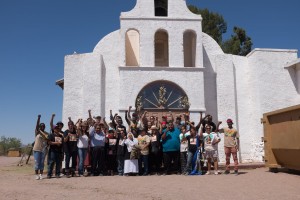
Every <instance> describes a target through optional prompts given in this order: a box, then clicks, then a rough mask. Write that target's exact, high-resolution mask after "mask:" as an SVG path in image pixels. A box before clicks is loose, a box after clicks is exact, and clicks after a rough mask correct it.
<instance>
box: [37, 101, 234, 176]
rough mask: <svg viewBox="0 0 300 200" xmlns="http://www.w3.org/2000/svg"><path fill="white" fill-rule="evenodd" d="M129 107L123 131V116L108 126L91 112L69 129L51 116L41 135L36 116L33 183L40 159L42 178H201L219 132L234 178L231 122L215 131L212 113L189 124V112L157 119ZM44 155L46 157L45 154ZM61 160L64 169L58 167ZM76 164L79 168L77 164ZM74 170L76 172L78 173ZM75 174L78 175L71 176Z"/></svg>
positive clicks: (214, 161)
mask: <svg viewBox="0 0 300 200" xmlns="http://www.w3.org/2000/svg"><path fill="white" fill-rule="evenodd" d="M131 108H132V107H129V109H128V111H126V112H125V120H126V122H127V124H128V128H126V127H125V126H124V124H123V120H122V117H121V116H119V115H118V114H115V115H112V111H110V122H109V123H107V122H106V120H105V118H101V117H100V116H97V117H92V114H91V110H89V111H88V114H89V117H88V119H86V120H83V119H78V120H77V121H76V123H75V122H74V121H72V119H71V118H70V117H69V121H68V128H67V130H65V131H63V127H64V124H63V123H62V122H57V123H56V125H54V123H53V121H54V117H55V114H53V115H52V117H51V121H50V130H51V132H50V133H47V132H46V131H45V124H44V123H40V119H41V116H40V115H39V116H38V119H37V124H36V130H35V142H34V145H33V152H34V160H35V175H36V177H35V178H36V179H37V180H39V179H43V170H44V163H45V158H46V157H47V165H48V170H47V171H48V172H47V178H51V177H53V170H54V166H55V177H56V178H60V177H61V173H62V172H64V175H65V176H66V177H72V176H103V175H111V176H112V175H114V174H116V173H117V174H118V175H120V176H123V175H124V176H130V175H142V176H147V175H149V174H156V175H167V174H170V173H174V172H175V173H177V174H183V175H201V174H204V170H203V169H204V166H205V165H207V170H206V173H205V174H207V175H209V174H211V173H212V170H211V168H212V165H213V168H214V174H216V175H217V174H219V171H218V156H219V154H218V143H219V142H220V141H221V135H222V133H224V137H223V138H224V148H225V154H226V169H225V172H224V174H229V173H230V157H231V154H232V156H233V160H234V173H235V174H236V175H237V174H238V159H237V152H238V150H239V133H238V131H237V130H236V129H235V128H233V121H232V120H231V119H227V125H228V127H226V128H222V129H220V128H219V126H220V124H221V123H222V122H219V123H218V124H217V125H215V123H214V122H213V121H212V116H211V115H206V116H205V117H204V118H203V114H202V112H200V120H199V123H198V124H197V125H195V123H194V122H191V121H190V119H189V114H188V113H185V114H182V115H180V116H177V117H175V119H174V116H173V114H172V113H171V112H170V116H162V118H161V119H158V117H154V116H148V117H146V115H147V112H146V111H145V112H144V113H143V114H142V115H138V114H137V113H133V114H131ZM46 155H47V156H46ZM63 161H64V166H62V163H63ZM77 163H78V165H77ZM77 169H78V170H77ZM76 170H77V173H76Z"/></svg>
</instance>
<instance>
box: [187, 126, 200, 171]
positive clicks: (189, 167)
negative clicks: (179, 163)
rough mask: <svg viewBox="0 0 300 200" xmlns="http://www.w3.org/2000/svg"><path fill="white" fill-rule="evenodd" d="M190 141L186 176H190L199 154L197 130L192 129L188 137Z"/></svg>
mask: <svg viewBox="0 0 300 200" xmlns="http://www.w3.org/2000/svg"><path fill="white" fill-rule="evenodd" d="M186 139H187V141H188V154H187V163H186V169H185V171H186V175H188V174H190V173H191V171H192V160H193V158H194V156H195V154H196V152H197V139H198V136H197V134H196V128H194V127H191V130H190V135H188V136H186Z"/></svg>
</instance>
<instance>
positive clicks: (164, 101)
mask: <svg viewBox="0 0 300 200" xmlns="http://www.w3.org/2000/svg"><path fill="white" fill-rule="evenodd" d="M135 107H136V111H137V112H138V113H144V112H145V111H147V113H148V114H147V115H146V117H147V118H148V117H150V116H154V117H158V118H159V119H161V117H162V116H168V117H169V113H170V112H172V114H173V116H174V118H175V117H176V116H179V115H181V114H182V113H186V112H187V111H188V110H189V107H190V103H189V99H188V96H187V95H186V93H185V92H184V90H183V89H182V88H180V87H179V86H178V85H176V84H175V83H172V82H169V81H155V82H152V83H150V84H148V85H146V86H145V87H144V88H143V89H142V90H141V91H140V93H139V94H138V96H137V98H136V102H135Z"/></svg>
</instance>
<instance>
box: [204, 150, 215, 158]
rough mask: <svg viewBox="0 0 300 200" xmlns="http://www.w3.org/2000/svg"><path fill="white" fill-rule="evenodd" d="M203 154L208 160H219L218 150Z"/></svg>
mask: <svg viewBox="0 0 300 200" xmlns="http://www.w3.org/2000/svg"><path fill="white" fill-rule="evenodd" d="M203 154H204V157H205V158H206V159H208V158H211V159H218V150H211V151H205V152H204V153H203Z"/></svg>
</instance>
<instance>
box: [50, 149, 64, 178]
mask: <svg viewBox="0 0 300 200" xmlns="http://www.w3.org/2000/svg"><path fill="white" fill-rule="evenodd" d="M48 157H49V161H48V174H47V176H52V171H53V166H54V163H55V175H56V176H59V175H60V163H61V162H60V161H61V153H60V152H57V151H54V150H52V151H49V154H48Z"/></svg>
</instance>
